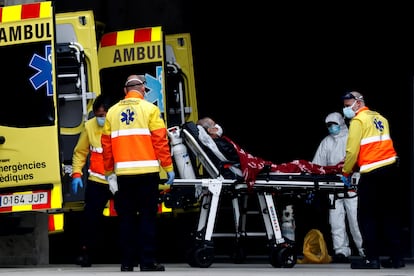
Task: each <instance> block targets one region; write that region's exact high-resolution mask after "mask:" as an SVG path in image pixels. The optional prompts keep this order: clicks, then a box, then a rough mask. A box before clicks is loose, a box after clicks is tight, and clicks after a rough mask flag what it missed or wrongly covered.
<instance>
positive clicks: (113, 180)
mask: <svg viewBox="0 0 414 276" xmlns="http://www.w3.org/2000/svg"><path fill="white" fill-rule="evenodd" d="M105 178H106V181H108V184H109V190H111V192H112V194H115V193H116V192H117V191H118V179H117V177H116V174H114V173H111V174H110V175H108V176H105Z"/></svg>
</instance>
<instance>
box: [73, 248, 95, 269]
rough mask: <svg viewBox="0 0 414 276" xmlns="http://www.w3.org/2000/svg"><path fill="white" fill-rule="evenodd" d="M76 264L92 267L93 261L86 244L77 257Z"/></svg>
mask: <svg viewBox="0 0 414 276" xmlns="http://www.w3.org/2000/svg"><path fill="white" fill-rule="evenodd" d="M76 264H77V265H80V266H81V267H91V266H92V263H91V260H90V257H89V254H88V250H87V248H86V247H85V246H83V247H82V249H81V253H80V254H79V256H78V257H77V258H76Z"/></svg>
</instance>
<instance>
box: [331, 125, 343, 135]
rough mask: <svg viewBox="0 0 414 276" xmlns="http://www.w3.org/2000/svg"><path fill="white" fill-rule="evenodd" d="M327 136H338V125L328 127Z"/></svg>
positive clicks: (339, 128) (339, 129)
mask: <svg viewBox="0 0 414 276" xmlns="http://www.w3.org/2000/svg"><path fill="white" fill-rule="evenodd" d="M328 131H329V134H331V135H338V134H339V132H340V131H341V127H340V126H339V125H331V126H330V127H328Z"/></svg>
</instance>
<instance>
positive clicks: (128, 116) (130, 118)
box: [121, 108, 135, 125]
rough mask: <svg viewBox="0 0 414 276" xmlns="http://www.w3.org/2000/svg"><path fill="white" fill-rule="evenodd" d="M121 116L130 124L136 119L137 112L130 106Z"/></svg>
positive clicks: (123, 121)
mask: <svg viewBox="0 0 414 276" xmlns="http://www.w3.org/2000/svg"><path fill="white" fill-rule="evenodd" d="M121 116H122V118H121V122H122V123H126V124H127V125H129V124H130V123H131V122H132V121H134V119H135V118H134V116H135V112H134V111H132V110H131V109H129V108H128V109H127V110H125V111H122V112H121Z"/></svg>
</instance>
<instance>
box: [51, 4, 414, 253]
mask: <svg viewBox="0 0 414 276" xmlns="http://www.w3.org/2000/svg"><path fill="white" fill-rule="evenodd" d="M55 5H56V10H57V12H64V11H75V10H86V9H92V10H94V12H95V19H96V20H97V21H100V22H103V23H104V24H105V29H104V31H105V32H109V31H116V30H122V29H132V28H138V27H147V26H154V25H161V26H162V27H163V29H164V31H165V33H166V34H172V33H181V32H190V33H191V37H192V44H193V58H194V68H195V78H196V86H197V95H198V104H199V117H203V116H210V117H212V118H213V119H215V120H216V121H217V122H218V123H219V124H220V125H221V126H222V127H223V128H224V131H225V133H226V134H227V135H228V136H229V137H232V138H233V140H235V141H236V142H237V143H239V144H240V145H241V147H243V148H245V149H246V150H247V151H249V152H251V153H252V154H254V155H257V156H260V157H263V158H265V159H268V160H271V161H274V162H277V163H280V162H286V161H290V160H293V159H308V160H311V159H312V158H313V154H314V152H315V151H316V148H317V146H318V145H319V142H320V140H321V139H322V138H323V137H324V136H325V135H326V134H327V131H326V128H325V125H324V118H325V117H326V115H327V114H328V113H330V112H333V111H340V112H341V110H342V101H341V96H342V95H343V94H344V93H345V92H346V91H350V90H358V91H360V92H361V93H362V94H364V96H365V99H366V103H367V105H368V107H370V108H371V109H372V110H376V111H379V112H380V113H382V114H383V115H384V116H386V117H387V118H388V119H389V122H390V126H391V135H392V137H393V139H394V143H395V147H396V149H397V151H398V153H399V155H400V157H401V168H402V169H401V172H402V173H401V176H400V178H399V179H396V180H395V182H393V183H390V201H389V202H385V203H384V204H388V205H390V208H393V202H394V201H395V200H403V201H404V203H405V208H404V210H396V212H401V213H403V215H404V220H405V226H406V228H405V231H406V234H407V235H408V236H410V237H412V234H411V231H412V230H411V221H412V211H411V210H412V206H411V201H412V200H411V199H412V197H413V196H412V177H411V175H412V165H413V164H412V156H413V149H412V142H413V141H412V140H413V135H412V134H413V128H412V125H413V121H412V118H413V113H412V110H413V97H412V94H413V85H412V84H413V71H414V54H413V53H414V51H413V49H414V47H413V46H414V45H413V42H412V35H413V33H414V27H413V26H414V25H413V23H414V22H413V17H412V14H410V11H411V9H409V8H408V7H404V6H397V5H390V4H389V3H386V4H384V5H381V4H378V3H375V4H372V5H366V6H362V5H360V4H350V3H348V2H347V3H346V4H341V3H336V4H335V6H334V5H332V4H323V5H322V4H316V3H314V2H312V3H309V4H303V3H301V4H299V3H297V2H294V3H292V4H291V5H289V4H278V3H275V2H271V1H261V0H258V1H251V2H248V3H242V2H235V3H234V4H232V3H225V2H224V1H216V0H214V1H186V0H151V1H148V0H146V1H145V0H117V1H111V0H106V1H102V0H94V1H85V0H59V1H56V4H55ZM394 189H403V191H404V193H405V194H406V198H403V199H401V198H395V197H393V193H392V191H393V190H394ZM411 240H412V239H411V238H409V240H407V246H408V247H409V248H410V249H411V248H412V244H411V243H412V241H411ZM410 254H411V253H410Z"/></svg>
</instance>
